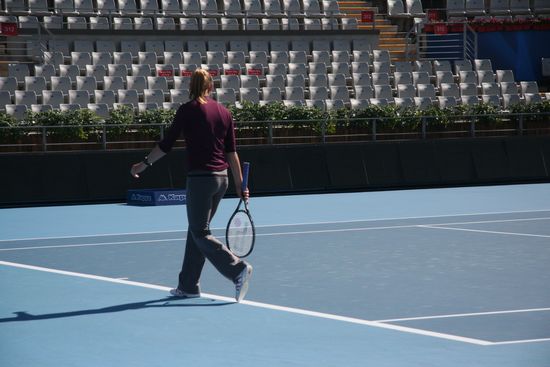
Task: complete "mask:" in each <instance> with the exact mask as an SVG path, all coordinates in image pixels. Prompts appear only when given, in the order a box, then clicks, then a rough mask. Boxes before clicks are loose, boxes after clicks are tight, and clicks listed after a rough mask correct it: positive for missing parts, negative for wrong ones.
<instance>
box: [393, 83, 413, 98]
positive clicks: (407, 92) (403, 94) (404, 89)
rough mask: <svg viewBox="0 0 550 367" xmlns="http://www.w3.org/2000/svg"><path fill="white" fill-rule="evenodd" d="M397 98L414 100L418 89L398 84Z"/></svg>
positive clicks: (410, 85) (409, 85)
mask: <svg viewBox="0 0 550 367" xmlns="http://www.w3.org/2000/svg"><path fill="white" fill-rule="evenodd" d="M397 96H398V97H400V98H414V97H415V96H416V88H415V87H414V85H412V84H398V85H397Z"/></svg>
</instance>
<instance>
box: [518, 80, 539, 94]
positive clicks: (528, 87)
mask: <svg viewBox="0 0 550 367" xmlns="http://www.w3.org/2000/svg"><path fill="white" fill-rule="evenodd" d="M520 86H521V94H522V95H526V94H538V93H539V86H538V84H537V82H535V81H522V82H520Z"/></svg>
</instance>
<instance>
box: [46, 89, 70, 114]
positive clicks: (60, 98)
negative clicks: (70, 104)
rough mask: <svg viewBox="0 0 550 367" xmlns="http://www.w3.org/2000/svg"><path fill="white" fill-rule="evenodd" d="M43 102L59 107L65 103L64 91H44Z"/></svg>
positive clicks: (55, 107) (54, 107)
mask: <svg viewBox="0 0 550 367" xmlns="http://www.w3.org/2000/svg"><path fill="white" fill-rule="evenodd" d="M42 103H44V104H48V105H50V106H52V108H53V109H56V110H57V109H59V106H60V105H61V104H62V103H65V97H64V95H63V92H61V91H59V90H44V91H42Z"/></svg>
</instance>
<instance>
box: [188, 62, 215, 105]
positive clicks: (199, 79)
mask: <svg viewBox="0 0 550 367" xmlns="http://www.w3.org/2000/svg"><path fill="white" fill-rule="evenodd" d="M211 88H212V77H211V76H210V74H209V73H208V71H206V70H204V69H197V70H195V71H194V72H193V75H192V76H191V84H190V85H189V98H190V99H191V100H193V99H198V101H199V103H206V98H205V97H206V96H207V95H208V94H209V93H210V90H211Z"/></svg>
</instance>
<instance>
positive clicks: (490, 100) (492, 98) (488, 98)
mask: <svg viewBox="0 0 550 367" xmlns="http://www.w3.org/2000/svg"><path fill="white" fill-rule="evenodd" d="M481 99H482V101H483V103H485V104H489V105H491V106H493V107H497V108H498V107H500V98H499V96H497V95H494V94H490V95H486V94H483V95H482V96H481Z"/></svg>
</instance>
